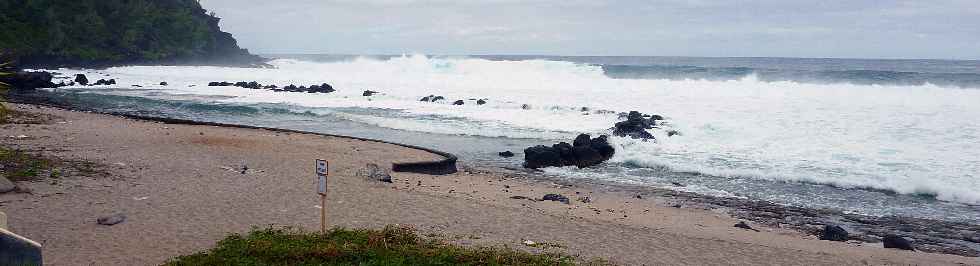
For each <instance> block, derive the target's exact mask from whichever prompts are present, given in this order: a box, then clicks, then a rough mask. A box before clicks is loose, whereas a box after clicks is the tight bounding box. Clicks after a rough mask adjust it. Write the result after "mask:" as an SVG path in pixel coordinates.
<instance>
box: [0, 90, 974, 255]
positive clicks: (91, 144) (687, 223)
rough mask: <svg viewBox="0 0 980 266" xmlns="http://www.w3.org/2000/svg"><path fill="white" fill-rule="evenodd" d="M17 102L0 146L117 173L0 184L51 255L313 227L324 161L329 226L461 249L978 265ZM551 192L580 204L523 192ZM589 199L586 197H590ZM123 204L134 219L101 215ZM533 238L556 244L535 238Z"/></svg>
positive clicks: (396, 154) (286, 139) (600, 196)
mask: <svg viewBox="0 0 980 266" xmlns="http://www.w3.org/2000/svg"><path fill="white" fill-rule="evenodd" d="M8 106H10V107H11V108H13V109H16V110H19V111H24V112H28V113H31V114H35V115H43V116H45V117H47V118H48V119H47V121H45V122H43V123H40V124H7V125H2V127H0V144H2V145H3V146H4V147H6V148H12V149H21V150H25V151H29V152H31V153H33V154H38V155H43V156H46V157H53V158H58V159H61V160H71V161H88V162H93V163H95V164H96V165H97V166H98V167H99V168H100V169H101V170H104V171H105V172H106V175H105V176H99V177H82V176H72V175H66V176H62V177H59V178H57V179H44V180H39V181H35V182H19V183H18V186H20V187H23V188H27V189H29V190H30V191H31V192H30V193H7V194H0V210H2V211H3V212H5V213H6V214H7V216H8V223H9V227H10V229H11V231H13V232H16V233H18V234H21V235H23V236H25V237H28V238H31V239H33V240H35V241H37V242H39V243H41V244H42V245H43V247H44V260H45V264H48V265H157V264H160V263H162V262H164V261H166V260H167V259H169V258H172V257H174V256H179V255H183V254H189V253H192V252H197V251H200V250H203V249H206V248H209V247H211V246H213V245H214V244H215V242H216V241H217V240H219V239H221V238H223V237H225V236H227V235H228V234H230V233H243V232H247V231H248V230H249V229H250V228H251V227H263V226H269V225H276V226H295V227H300V228H304V229H307V230H316V229H317V228H319V209H318V208H320V206H319V204H320V203H319V202H320V201H319V198H318V196H317V195H316V194H315V191H314V186H313V185H314V178H313V172H312V171H313V159H316V158H321V159H326V160H328V161H329V162H330V167H331V168H330V176H331V178H330V183H329V196H328V204H327V213H328V221H329V224H330V225H331V226H344V227H355V228H364V227H370V228H379V227H382V226H384V225H386V224H401V225H409V226H412V227H415V228H417V229H418V230H420V231H421V232H423V233H427V234H439V235H442V236H447V237H452V238H456V239H458V240H457V241H458V242H459V243H460V244H463V245H494V246H499V245H503V246H509V247H514V248H520V249H528V250H532V251H561V252H566V253H569V254H574V255H578V256H580V257H582V258H583V259H589V258H593V257H601V258H607V259H609V260H611V261H613V262H616V263H622V264H628V265H746V264H753V265H980V260H978V259H977V258H969V257H961V256H954V255H943V254H931V253H924V252H908V251H899V250H890V249H884V248H882V247H881V244H880V243H877V244H870V243H858V242H829V241H820V240H817V239H816V238H815V237H814V236H810V235H805V234H803V233H800V232H798V231H793V230H789V229H781V228H773V227H767V226H762V225H756V224H752V226H753V227H755V228H756V229H758V230H759V232H756V231H750V230H745V229H740V228H735V227H733V226H732V225H733V224H735V223H737V222H739V221H738V220H737V219H734V218H731V217H729V216H728V215H726V214H724V213H723V212H722V211H718V210H713V211H712V210H702V209H698V208H686V207H682V208H674V207H671V206H670V205H671V204H669V203H668V202H666V201H665V200H663V199H657V198H646V197H643V198H637V197H636V196H635V195H634V194H630V193H628V192H622V193H617V192H604V191H600V190H597V189H595V188H593V187H590V186H587V185H577V186H568V185H559V184H555V183H552V182H548V181H544V180H542V179H536V178H534V176H533V175H514V174H508V173H502V172H496V171H488V170H486V169H465V168H464V169H460V172H459V173H456V174H451V175H423V174H410V173H392V177H393V181H394V183H382V182H378V181H375V180H370V179H369V178H367V177H364V176H363V175H360V174H359V172H362V171H363V169H364V168H365V165H366V164H369V163H373V164H377V165H379V166H382V167H383V168H389V169H390V167H391V165H392V163H393V162H410V161H422V160H437V159H439V158H441V156H439V155H436V154H432V153H429V152H425V151H421V150H417V149H411V148H406V147H402V146H398V145H393V144H385V143H378V142H371V141H363V140H354V139H349V138H343V137H326V136H320V135H312V134H297V133H286V132H278V131H270V130H257V129H243V128H231V127H214V126H193V125H179V124H165V123H159V122H149V121H142V120H134V119H128V118H121V117H115V116H109V115H102V114H93V113H85V112H76V111H69V110H63V109H58V108H51V107H39V106H33V105H21V104H10V105H8ZM243 165H247V167H248V169H247V170H246V171H245V173H244V174H243V173H242V171H241V169H242V166H243ZM548 193H558V194H562V195H565V196H568V197H569V198H570V199H571V202H570V204H563V203H559V202H552V201H535V200H528V199H522V198H521V197H526V198H531V199H535V198H537V199H540V198H541V197H542V196H543V195H545V194H548ZM584 197H588V198H589V199H590V202H583V201H580V200H579V198H584ZM114 213H122V214H125V215H126V216H127V219H126V221H125V222H123V223H121V224H117V225H114V226H104V225H98V224H96V219H97V218H98V217H101V216H105V215H110V214H114ZM525 240H531V241H534V242H542V243H553V244H557V246H559V247H555V248H548V249H540V248H531V247H526V246H524V245H523V244H521V243H522V242H524V241H525Z"/></svg>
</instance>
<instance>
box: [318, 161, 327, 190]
mask: <svg viewBox="0 0 980 266" xmlns="http://www.w3.org/2000/svg"><path fill="white" fill-rule="evenodd" d="M327 172H328V170H327V161H324V160H319V159H318V160H316V180H317V182H316V193H317V194H320V195H326V194H327Z"/></svg>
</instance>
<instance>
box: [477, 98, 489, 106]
mask: <svg viewBox="0 0 980 266" xmlns="http://www.w3.org/2000/svg"><path fill="white" fill-rule="evenodd" d="M484 104H487V100H486V99H479V100H476V105H484Z"/></svg>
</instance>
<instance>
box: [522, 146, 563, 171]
mask: <svg viewBox="0 0 980 266" xmlns="http://www.w3.org/2000/svg"><path fill="white" fill-rule="evenodd" d="M561 165H562V163H561V155H559V154H558V150H555V149H554V148H552V147H548V146H544V145H538V146H534V147H529V148H527V149H524V167H527V168H532V169H536V168H543V167H550V166H561Z"/></svg>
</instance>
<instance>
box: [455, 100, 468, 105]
mask: <svg viewBox="0 0 980 266" xmlns="http://www.w3.org/2000/svg"><path fill="white" fill-rule="evenodd" d="M465 103H466V102H463V100H456V101H455V102H453V105H463V104H465Z"/></svg>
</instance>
